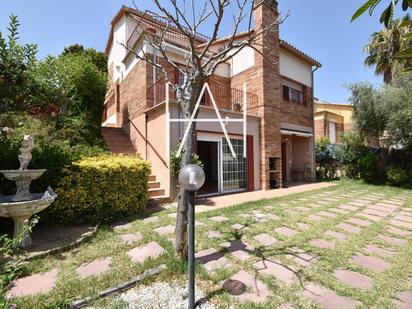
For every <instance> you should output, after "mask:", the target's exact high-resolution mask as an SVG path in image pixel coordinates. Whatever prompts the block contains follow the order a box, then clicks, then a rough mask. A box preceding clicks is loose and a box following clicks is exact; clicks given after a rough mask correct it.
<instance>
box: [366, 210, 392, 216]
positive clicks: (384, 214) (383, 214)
mask: <svg viewBox="0 0 412 309" xmlns="http://www.w3.org/2000/svg"><path fill="white" fill-rule="evenodd" d="M362 213H366V214H370V215H374V216H377V217H380V218H385V217H387V216H388V215H389V213H388V212H385V211H382V210H378V209H365V210H364V211H362Z"/></svg>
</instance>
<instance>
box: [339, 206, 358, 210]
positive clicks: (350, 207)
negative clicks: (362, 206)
mask: <svg viewBox="0 0 412 309" xmlns="http://www.w3.org/2000/svg"><path fill="white" fill-rule="evenodd" d="M338 208H339V209H346V210H358V207H355V206H352V205H341V206H339V207H338Z"/></svg>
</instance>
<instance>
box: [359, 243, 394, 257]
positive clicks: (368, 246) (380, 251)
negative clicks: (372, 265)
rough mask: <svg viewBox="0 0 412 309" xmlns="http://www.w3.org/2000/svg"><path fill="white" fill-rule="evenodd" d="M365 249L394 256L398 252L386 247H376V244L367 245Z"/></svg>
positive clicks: (371, 252) (372, 252)
mask: <svg viewBox="0 0 412 309" xmlns="http://www.w3.org/2000/svg"><path fill="white" fill-rule="evenodd" d="M365 251H366V252H367V253H370V254H376V255H379V256H392V255H394V254H395V253H396V252H394V251H390V250H387V249H384V248H380V247H376V246H374V245H366V248H365Z"/></svg>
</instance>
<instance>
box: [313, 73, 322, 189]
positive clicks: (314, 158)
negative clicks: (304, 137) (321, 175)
mask: <svg viewBox="0 0 412 309" xmlns="http://www.w3.org/2000/svg"><path fill="white" fill-rule="evenodd" d="M319 69H320V66H316V67H315V68H314V69H313V70H312V128H313V136H312V156H313V169H312V170H313V171H312V173H313V176H312V180H313V181H316V153H315V72H316V71H317V70H319Z"/></svg>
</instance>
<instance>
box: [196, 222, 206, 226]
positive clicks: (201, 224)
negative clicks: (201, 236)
mask: <svg viewBox="0 0 412 309" xmlns="http://www.w3.org/2000/svg"><path fill="white" fill-rule="evenodd" d="M203 225H205V224H204V223H203V222H202V221H195V226H203Z"/></svg>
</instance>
